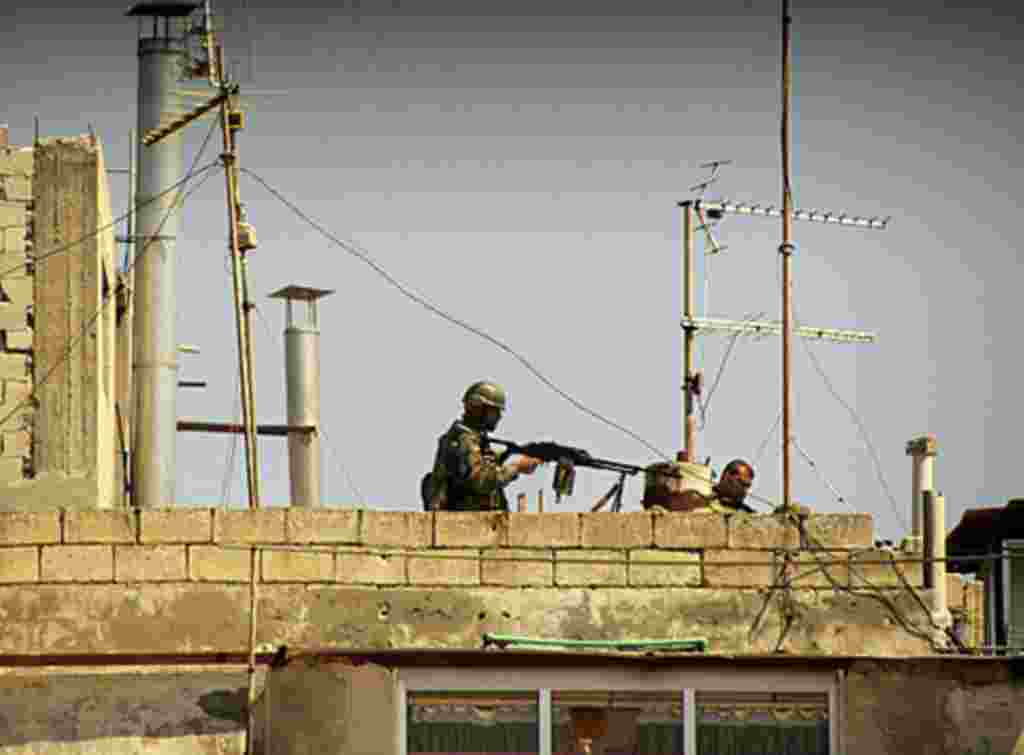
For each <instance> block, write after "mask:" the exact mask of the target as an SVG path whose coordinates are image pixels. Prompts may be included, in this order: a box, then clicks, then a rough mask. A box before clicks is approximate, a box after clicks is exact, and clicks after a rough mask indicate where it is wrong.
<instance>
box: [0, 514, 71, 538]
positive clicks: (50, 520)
mask: <svg viewBox="0 0 1024 755" xmlns="http://www.w3.org/2000/svg"><path fill="white" fill-rule="evenodd" d="M59 542H60V512H59V511H38V512H35V511H33V512H28V511H0V545H33V544H38V545H46V544H48V543H59Z"/></svg>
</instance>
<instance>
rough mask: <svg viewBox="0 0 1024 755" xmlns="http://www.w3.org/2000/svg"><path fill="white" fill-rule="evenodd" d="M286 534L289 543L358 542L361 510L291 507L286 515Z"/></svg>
mask: <svg viewBox="0 0 1024 755" xmlns="http://www.w3.org/2000/svg"><path fill="white" fill-rule="evenodd" d="M285 534H286V536H287V538H288V542H289V543H356V542H359V512H358V511H356V510H355V509H344V510H343V509H297V508H290V509H288V513H287V515H286V516H285Z"/></svg>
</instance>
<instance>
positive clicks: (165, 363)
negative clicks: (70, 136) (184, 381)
mask: <svg viewBox="0 0 1024 755" xmlns="http://www.w3.org/2000/svg"><path fill="white" fill-rule="evenodd" d="M196 7H197V6H196V4H195V3H184V2H160V3H154V4H147V3H139V4H137V5H136V6H135V7H133V8H132V9H131V10H130V11H128V15H129V16H135V17H138V19H139V22H140V23H139V126H138V134H139V138H140V140H141V139H142V138H143V137H145V135H146V134H147V133H148V132H150V131H153V130H155V129H159V128H160V127H161V126H163V125H164V124H165V122H166V120H167V119H168V118H170V117H172V115H173V113H174V111H175V110H176V105H177V104H178V97H177V94H176V90H177V88H178V83H179V81H180V80H181V78H182V76H183V74H184V70H185V66H186V62H187V57H186V40H185V21H186V20H187V18H186V17H187V16H188V15H189V14H190V13H191V12H192V11H193V10H194V9H195V8H196ZM182 145H183V143H182V132H181V131H178V132H176V133H172V134H170V135H168V136H166V137H164V138H163V139H161V140H160V141H159V142H157V143H155V144H153V145H152V146H147V147H142V148H140V151H139V166H138V188H137V194H136V198H135V202H136V208H135V217H136V223H135V235H136V238H137V239H138V242H137V243H136V244H135V258H134V260H133V269H134V273H135V291H134V293H133V295H134V318H133V328H132V330H133V338H132V341H133V344H132V370H133V373H134V374H133V393H134V400H133V404H134V408H133V412H132V419H133V421H134V424H135V427H134V443H133V444H132V447H133V462H132V467H133V469H132V497H133V502H134V505H135V506H137V507H141V508H157V507H160V508H164V507H170V506H173V505H174V484H175V477H176V469H175V442H176V433H177V391H178V343H177V340H176V333H175V321H176V319H177V306H176V305H177V301H176V292H175V244H176V241H177V235H178V215H179V209H180V206H179V201H180V199H181V195H180V194H181V188H178V189H175V190H172V191H168V190H169V189H170V187H172V186H174V185H175V184H176V183H177V182H178V181H179V180H181V175H182V164H183V161H184V157H183V152H184V150H183V146H182Z"/></svg>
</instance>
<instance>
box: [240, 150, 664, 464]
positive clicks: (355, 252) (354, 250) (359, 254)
mask: <svg viewBox="0 0 1024 755" xmlns="http://www.w3.org/2000/svg"><path fill="white" fill-rule="evenodd" d="M240 170H241V172H242V173H245V174H246V175H248V176H250V177H251V178H253V179H254V180H255V181H256V182H258V183H259V184H260V185H261V186H263V188H264V189H266V190H267V191H268V192H270V194H272V195H273V196H274V197H276V198H277V199H278V200H279V201H280V202H281V203H282V204H284V205H285V206H286V207H287V208H288V209H290V210H291V211H292V212H293V213H295V215H297V216H298V217H299V218H301V219H302V220H303V221H304V222H305V223H306V224H307V225H309V226H310V227H311V228H313V229H314V230H316V231H317V232H318V233H319V234H320V235H321V236H323V237H324V238H326V239H327V240H328V241H330V242H331V243H333V244H335V245H336V246H338V247H340V248H341V249H342V250H344V251H345V252H347V253H348V254H350V255H352V256H353V257H356V258H357V259H359V260H360V261H362V262H363V263H365V264H366V265H368V266H369V267H370V268H372V269H373V270H374V272H376V273H377V274H378V275H379V276H380V277H381V278H383V279H384V280H385V281H387V282H388V283H389V284H390V285H391V286H392V287H393V288H395V289H397V290H398V291H399V293H401V294H402V295H403V296H405V297H406V298H407V299H410V300H411V301H413V302H415V303H417V304H419V305H420V306H421V307H423V308H424V309H427V310H429V311H430V312H433V313H434V314H435V315H437V316H438V317H440V318H442V319H444V320H447V321H448V322H449V323H451V324H452V325H455V326H457V327H459V328H462V329H463V330H465V331H467V332H469V333H472V334H473V335H475V336H477V337H479V338H482V339H483V340H485V341H487V342H488V343H490V344H492V345H493V346H495V347H497V348H498V349H500V350H502V351H504V352H505V353H507V354H509V355H510V356H511V357H513V358H514V359H515V360H516V361H518V362H519V363H520V364H522V365H523V366H524V367H525V368H526V369H527V370H528V371H529V372H530V373H531V374H533V376H534V377H536V378H537V379H538V380H540V382H541V383H543V384H544V385H546V386H547V387H548V388H550V389H551V390H552V391H554V392H555V393H557V394H558V395H559V396H561V397H562V398H563V399H565V400H566V401H568V402H569V403H570V404H572V405H573V406H575V407H576V408H577V409H579V410H580V411H582V412H583V413H585V414H587V415H589V416H591V417H593V418H594V419H596V420H598V421H600V422H602V423H604V424H606V425H608V426H609V427H612V428H614V429H616V430H618V431H620V432H621V433H623V434H625V435H628V436H629V437H630V438H632V439H633V440H635V441H637V442H638V443H640V444H641V445H643V446H645V447H646V448H647V449H648V450H650V451H652V452H653V453H655V454H657V455H658V456H660V457H661V458H662V459H669V456H668V454H666V453H665V452H664V451H662V450H661V449H659V448H658V447H657V446H655V445H653V444H652V443H650V442H648V441H647V440H645V439H644V438H642V437H641V436H640V435H638V434H637V433H635V432H633V431H632V430H630V429H629V428H628V427H625V426H624V425H621V424H619V423H617V422H614V421H613V420H610V419H608V418H607V417H605V416H604V415H602V414H599V413H598V412H596V411H594V410H593V409H591V408H589V407H588V406H586V405H585V404H583V403H582V402H581V401H579V400H578V399H576V398H575V397H573V396H571V395H570V394H569V393H567V392H566V391H564V390H562V389H561V388H559V387H558V386H557V385H556V384H555V383H554V382H552V381H551V380H550V379H549V378H548V377H546V376H545V375H544V374H543V373H542V372H541V371H540V370H538V369H537V368H536V367H535V366H534V365H533V363H532V362H530V360H528V359H527V358H526V357H524V356H523V355H522V354H520V353H519V352H518V351H516V350H515V349H513V348H512V347H511V346H509V345H507V344H506V343H504V342H503V341H501V340H499V339H498V338H495V337H494V336H492V335H490V334H489V333H487V332H485V331H484V330H481V329H480V328H477V327H475V326H473V325H470V324H469V323H468V322H466V321H464V320H460V319H459V318H457V317H455V316H454V315H450V314H448V313H447V312H445V311H444V310H443V309H441V308H440V307H439V306H437V305H436V304H433V303H432V302H430V301H429V300H428V299H426V298H425V297H423V296H420V295H419V294H416V293H414V292H413V291H411V290H410V289H409V288H408V287H407V286H405V285H403V284H402V283H400V282H399V281H398V280H396V279H395V278H394V277H393V276H392V275H391V274H390V273H388V272H387V271H386V270H385V269H384V268H383V267H381V266H380V265H379V264H378V263H377V262H375V261H374V260H373V258H372V257H370V255H369V253H368V252H367V251H366V250H365V249H363V248H362V247H360V246H358V245H357V244H355V243H353V242H350V241H344V240H342V239H340V238H338V237H337V236H336V235H334V234H333V233H331V232H330V231H329V230H327V228H325V227H324V226H322V225H320V224H319V223H317V222H316V221H315V220H313V219H312V218H311V217H310V216H309V215H307V214H306V213H305V212H303V211H302V210H301V209H300V208H299V207H298V206H296V205H295V204H294V203H293V202H292V201H291V200H289V199H288V198H287V197H285V196H284V195H283V194H282V193H281V192H279V191H278V190H277V189H275V188H274V187H273V186H271V185H270V184H269V183H268V182H267V181H266V180H265V179H263V178H262V177H260V176H259V175H258V174H256V173H254V172H253V171H251V170H249V169H248V168H244V167H243V168H241V169H240Z"/></svg>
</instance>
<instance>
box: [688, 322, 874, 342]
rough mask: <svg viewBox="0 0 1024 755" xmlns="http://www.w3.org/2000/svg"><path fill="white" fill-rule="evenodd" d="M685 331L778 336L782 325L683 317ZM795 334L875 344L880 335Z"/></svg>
mask: <svg viewBox="0 0 1024 755" xmlns="http://www.w3.org/2000/svg"><path fill="white" fill-rule="evenodd" d="M680 325H681V326H682V328H683V330H693V331H706V332H710V333H716V332H717V333H734V334H735V333H739V334H741V335H751V336H778V335H781V334H782V323H780V322H778V321H775V320H771V321H769V320H752V321H751V320H724V319H718V318H712V317H683V318H682V319H681V320H680ZM793 332H794V333H796V335H798V336H800V337H801V338H807V339H809V340H819V341H834V342H836V343H874V342H875V340H876V339H877V338H878V334H877V333H874V332H872V331H867V330H841V329H838V328H815V327H809V326H801V327H798V328H794V329H793Z"/></svg>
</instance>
